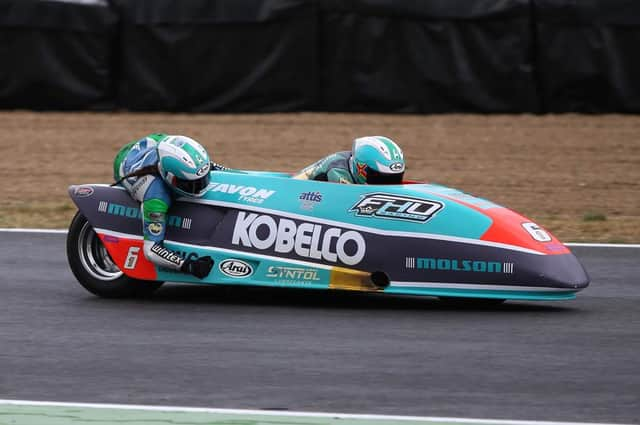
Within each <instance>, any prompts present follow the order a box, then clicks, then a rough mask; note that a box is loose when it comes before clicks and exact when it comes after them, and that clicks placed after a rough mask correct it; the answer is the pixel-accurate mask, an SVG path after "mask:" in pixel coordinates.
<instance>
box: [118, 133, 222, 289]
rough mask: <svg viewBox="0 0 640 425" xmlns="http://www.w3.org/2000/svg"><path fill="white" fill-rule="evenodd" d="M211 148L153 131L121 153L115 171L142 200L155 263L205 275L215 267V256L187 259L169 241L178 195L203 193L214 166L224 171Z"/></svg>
mask: <svg viewBox="0 0 640 425" xmlns="http://www.w3.org/2000/svg"><path fill="white" fill-rule="evenodd" d="M224 169H225V167H222V166H220V165H218V164H215V163H212V162H211V161H210V160H209V155H208V154H207V151H206V150H205V149H204V147H202V145H200V144H199V143H198V142H196V141H195V140H193V139H191V138H189V137H185V136H170V135H166V134H150V135H148V136H146V137H144V138H142V139H140V140H138V141H133V142H131V143H129V144H127V145H125V146H124V147H123V148H122V149H120V151H119V152H118V154H117V155H116V158H115V161H114V164H113V175H114V178H115V180H116V182H117V183H120V184H122V186H124V188H125V189H127V191H128V192H129V194H130V195H131V197H132V198H133V199H135V200H136V201H138V202H140V203H141V209H142V229H143V234H144V249H143V252H144V255H145V257H146V258H147V259H148V260H149V261H151V262H152V263H154V264H156V265H158V266H160V267H165V268H169V269H173V270H179V271H181V272H183V273H189V274H192V275H193V276H196V277H198V278H200V279H202V278H204V277H206V276H207V275H208V274H209V272H210V271H211V267H212V266H213V261H212V259H211V257H209V256H205V257H199V258H197V259H183V258H181V257H180V256H178V255H177V254H176V253H174V252H173V251H171V250H169V249H167V248H165V247H164V246H163V241H164V236H165V229H166V219H167V211H168V210H169V207H170V206H171V201H172V199H173V198H174V197H177V196H185V197H199V196H202V195H203V194H204V192H205V191H206V188H207V186H208V185H209V171H211V170H224Z"/></svg>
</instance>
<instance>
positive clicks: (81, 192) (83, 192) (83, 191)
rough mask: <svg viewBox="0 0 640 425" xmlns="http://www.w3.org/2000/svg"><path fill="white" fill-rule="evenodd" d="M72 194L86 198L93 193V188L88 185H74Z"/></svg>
mask: <svg viewBox="0 0 640 425" xmlns="http://www.w3.org/2000/svg"><path fill="white" fill-rule="evenodd" d="M73 194H74V195H76V196H78V197H80V198H86V197H87V196H91V195H93V188H92V187H89V186H80V187H76V188H75V190H74V191H73Z"/></svg>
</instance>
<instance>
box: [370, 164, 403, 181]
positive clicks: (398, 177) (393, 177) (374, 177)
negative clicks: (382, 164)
mask: <svg viewBox="0 0 640 425" xmlns="http://www.w3.org/2000/svg"><path fill="white" fill-rule="evenodd" d="M403 177H404V172H402V173H381V172H379V171H376V170H373V169H371V167H367V184H401V183H402V178H403Z"/></svg>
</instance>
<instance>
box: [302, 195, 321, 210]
mask: <svg viewBox="0 0 640 425" xmlns="http://www.w3.org/2000/svg"><path fill="white" fill-rule="evenodd" d="M298 199H300V208H302V209H303V210H307V211H311V210H313V207H314V205H315V204H317V203H320V202H322V193H320V192H305V193H301V194H300V196H299V197H298Z"/></svg>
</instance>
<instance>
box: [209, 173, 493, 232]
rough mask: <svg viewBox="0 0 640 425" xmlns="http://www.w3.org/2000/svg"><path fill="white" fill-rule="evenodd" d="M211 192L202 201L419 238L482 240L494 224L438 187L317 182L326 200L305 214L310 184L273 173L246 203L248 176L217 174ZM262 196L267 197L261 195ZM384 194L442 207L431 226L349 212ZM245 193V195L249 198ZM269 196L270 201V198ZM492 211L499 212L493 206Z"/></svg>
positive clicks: (258, 183) (264, 176) (262, 176)
mask: <svg viewBox="0 0 640 425" xmlns="http://www.w3.org/2000/svg"><path fill="white" fill-rule="evenodd" d="M211 180H212V187H211V189H210V190H209V191H208V192H207V193H206V194H205V195H204V196H203V197H202V198H201V199H203V200H209V201H212V202H221V201H222V202H228V203H234V204H240V205H242V204H244V205H247V206H249V207H254V208H264V209H268V210H274V211H281V212H285V213H298V214H304V215H313V216H314V217H316V218H320V219H325V220H331V221H339V222H342V223H348V224H352V225H358V226H372V227H375V228H377V229H384V230H389V231H403V232H420V233H430V234H439V235H447V236H453V237H464V238H471V239H478V238H480V237H481V236H482V235H483V234H484V233H485V232H486V230H487V229H488V228H489V226H491V224H492V220H491V219H490V218H489V217H487V216H486V215H484V214H482V213H481V212H479V211H476V210H473V209H470V208H468V207H467V206H464V205H462V204H460V203H456V202H453V201H452V200H451V199H447V198H446V197H445V196H443V195H447V196H450V197H454V196H458V197H460V198H464V199H467V200H477V198H473V197H471V196H469V195H465V194H463V193H462V192H460V191H456V190H453V189H448V188H445V187H443V186H439V185H430V184H411V185H401V186H400V185H399V186H374V185H346V184H337V183H326V182H314V183H315V185H314V189H316V190H315V191H317V192H318V193H319V195H320V196H321V201H318V202H316V203H314V204H313V205H312V208H313V209H312V211H309V210H305V209H304V205H305V203H304V202H303V201H302V200H301V199H300V196H301V195H302V194H304V193H307V192H308V191H309V183H310V182H309V181H306V180H295V179H289V178H282V177H280V176H279V175H278V177H272V175H271V174H270V173H267V174H264V173H260V174H259V179H256V180H255V181H254V182H252V183H251V184H252V186H251V187H254V188H255V189H257V190H258V192H256V193H257V194H258V195H262V196H255V195H256V194H254V195H253V196H249V197H243V196H242V195H241V193H242V191H243V190H245V189H246V188H247V187H249V186H248V184H247V176H246V175H242V174H235V173H225V172H213V173H212V174H211ZM259 191H262V192H259ZM381 191H384V193H385V194H397V195H398V196H415V197H416V198H425V196H428V198H429V199H430V200H432V201H436V202H440V203H442V205H443V208H442V209H440V210H439V211H438V212H437V213H436V214H435V215H434V216H433V217H431V218H430V219H429V220H428V221H427V222H415V223H412V222H408V221H406V220H392V219H386V218H385V219H381V218H378V217H376V216H371V217H362V216H358V215H356V213H355V212H354V211H350V210H351V208H352V206H353V205H354V204H356V203H357V202H358V201H359V200H361V199H362V198H364V197H365V196H366V195H367V194H372V193H377V192H381ZM248 192H249V191H246V192H245V193H248ZM267 195H268V196H267ZM477 202H479V203H480V204H481V205H484V206H486V205H488V204H489V203H488V201H484V200H478V201H477ZM491 205H492V206H497V205H495V204H491Z"/></svg>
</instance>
